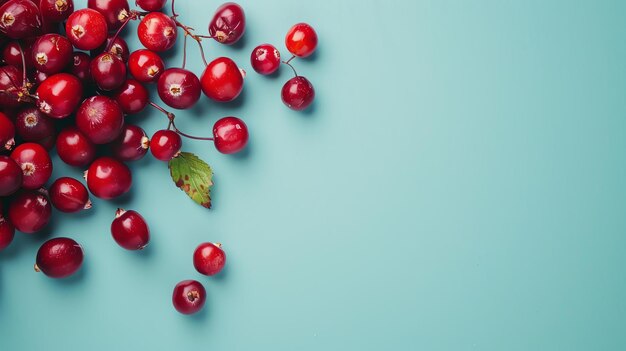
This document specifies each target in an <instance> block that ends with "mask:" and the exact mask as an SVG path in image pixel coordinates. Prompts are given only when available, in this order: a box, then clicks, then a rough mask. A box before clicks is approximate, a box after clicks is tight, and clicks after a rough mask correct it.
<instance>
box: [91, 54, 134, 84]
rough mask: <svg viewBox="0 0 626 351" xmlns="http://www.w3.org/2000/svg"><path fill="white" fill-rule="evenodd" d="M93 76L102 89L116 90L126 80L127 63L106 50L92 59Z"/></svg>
mask: <svg viewBox="0 0 626 351" xmlns="http://www.w3.org/2000/svg"><path fill="white" fill-rule="evenodd" d="M89 70H90V71H91V78H93V80H94V82H95V83H96V85H97V86H98V88H99V89H100V90H106V91H108V90H114V89H117V88H119V87H120V86H122V84H124V81H125V80H126V65H125V64H124V61H122V59H121V58H119V57H117V56H116V55H114V54H111V53H108V52H105V53H102V54H100V55H98V56H96V57H94V58H93V59H92V60H91V64H90V66H89Z"/></svg>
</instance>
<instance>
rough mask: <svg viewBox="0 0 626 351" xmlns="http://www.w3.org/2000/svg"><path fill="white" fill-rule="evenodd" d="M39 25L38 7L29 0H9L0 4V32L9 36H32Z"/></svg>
mask: <svg viewBox="0 0 626 351" xmlns="http://www.w3.org/2000/svg"><path fill="white" fill-rule="evenodd" d="M41 26H42V22H41V15H40V14H39V8H37V5H35V4H34V3H33V2H32V1H30V0H9V1H7V2H6V3H5V4H4V5H2V6H0V32H1V33H3V34H4V35H6V36H7V37H9V38H12V39H23V38H26V37H30V36H33V35H35V34H38V33H39V32H40V30H41Z"/></svg>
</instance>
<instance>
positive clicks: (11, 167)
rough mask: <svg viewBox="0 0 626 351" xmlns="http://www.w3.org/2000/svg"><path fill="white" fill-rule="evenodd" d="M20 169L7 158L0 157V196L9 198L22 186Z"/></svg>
mask: <svg viewBox="0 0 626 351" xmlns="http://www.w3.org/2000/svg"><path fill="white" fill-rule="evenodd" d="M22 178H23V175H22V169H21V168H20V166H19V165H18V164H17V162H15V161H14V160H13V159H12V158H10V157H9V156H3V155H0V196H9V195H11V194H13V193H15V192H16V191H18V190H19V189H20V187H21V186H22Z"/></svg>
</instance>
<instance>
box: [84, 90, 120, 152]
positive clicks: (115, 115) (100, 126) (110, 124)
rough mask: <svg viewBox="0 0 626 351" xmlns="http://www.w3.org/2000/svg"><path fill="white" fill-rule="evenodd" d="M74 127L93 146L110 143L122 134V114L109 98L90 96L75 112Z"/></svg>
mask: <svg viewBox="0 0 626 351" xmlns="http://www.w3.org/2000/svg"><path fill="white" fill-rule="evenodd" d="M76 126H77V127H78V129H79V130H80V131H81V132H82V133H83V134H85V135H86V136H87V138H89V140H91V142H93V143H94V144H106V143H110V142H112V141H113V140H115V138H117V137H118V136H119V135H120V133H121V132H122V127H123V126H124V113H123V112H122V108H121V107H120V105H118V104H117V102H115V101H113V100H111V99H110V98H108V97H106V96H102V95H98V96H92V97H90V98H89V99H86V100H85V101H83V103H82V104H81V105H80V107H79V108H78V111H76Z"/></svg>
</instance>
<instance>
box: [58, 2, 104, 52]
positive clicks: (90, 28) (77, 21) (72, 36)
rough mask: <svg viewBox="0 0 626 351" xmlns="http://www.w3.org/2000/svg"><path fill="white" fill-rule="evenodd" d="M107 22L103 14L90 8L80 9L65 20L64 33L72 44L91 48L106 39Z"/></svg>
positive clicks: (84, 48)
mask: <svg viewBox="0 0 626 351" xmlns="http://www.w3.org/2000/svg"><path fill="white" fill-rule="evenodd" d="M107 32H108V29H107V22H106V19H105V18H104V16H103V15H102V14H101V13H100V12H98V11H96V10H92V9H80V10H77V11H75V12H74V13H72V14H71V15H70V16H69V18H68V19H67V22H65V33H66V35H67V38H68V39H69V40H70V42H71V43H72V45H74V46H75V47H76V48H77V49H80V50H93V49H95V48H97V47H99V46H100V45H102V43H104V41H105V40H106V39H107Z"/></svg>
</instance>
